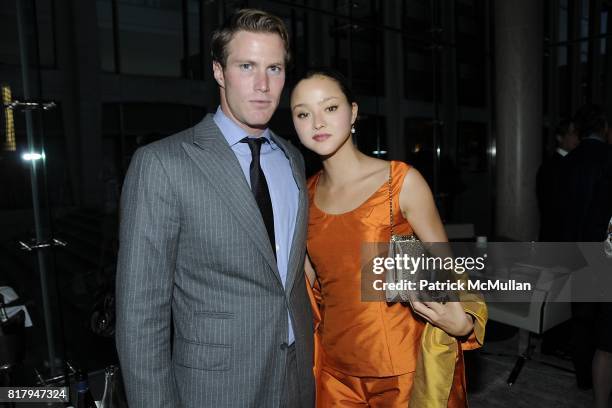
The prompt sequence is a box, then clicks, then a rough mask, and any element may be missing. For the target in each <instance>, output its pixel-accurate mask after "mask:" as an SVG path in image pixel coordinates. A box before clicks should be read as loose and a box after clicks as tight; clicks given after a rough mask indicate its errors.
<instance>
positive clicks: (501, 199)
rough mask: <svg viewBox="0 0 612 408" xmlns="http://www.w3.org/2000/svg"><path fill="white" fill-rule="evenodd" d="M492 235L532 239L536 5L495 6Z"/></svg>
mask: <svg viewBox="0 0 612 408" xmlns="http://www.w3.org/2000/svg"><path fill="white" fill-rule="evenodd" d="M494 14H495V17H494V19H495V21H494V25H493V26H494V29H495V49H494V53H495V70H496V72H495V78H496V79H495V95H496V96H495V99H496V115H495V116H496V137H497V143H496V155H497V160H496V180H497V182H496V186H497V197H496V216H495V226H496V235H497V236H500V237H506V238H510V239H515V240H520V241H529V240H535V239H537V233H538V211H537V201H536V194H535V178H536V172H537V169H538V167H539V165H540V162H541V150H542V148H541V145H542V143H541V140H542V52H543V49H542V3H541V2H539V1H532V0H516V1H512V2H510V1H496V2H495V3H494Z"/></svg>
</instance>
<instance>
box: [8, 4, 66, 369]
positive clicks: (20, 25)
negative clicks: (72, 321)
mask: <svg viewBox="0 0 612 408" xmlns="http://www.w3.org/2000/svg"><path fill="white" fill-rule="evenodd" d="M23 2H24V0H16V5H17V31H18V33H19V56H20V61H21V81H22V83H23V98H24V99H25V100H29V99H30V97H31V91H30V78H29V75H28V69H29V60H28V45H27V38H26V30H25V23H26V21H25V20H26V19H25V7H24V4H23ZM24 114H25V120H26V135H27V140H28V151H29V152H30V153H32V152H34V148H35V143H34V126H33V122H32V112H31V111H30V110H26V111H25V112H24ZM41 154H44V152H41ZM43 160H44V159H43ZM37 161H38V160H30V181H31V187H32V211H33V213H34V229H35V231H36V241H37V242H39V243H40V242H43V241H44V240H45V237H44V236H43V235H44V234H43V228H42V223H41V216H40V199H39V196H38V177H37ZM36 256H37V258H38V270H39V273H40V286H41V293H42V302H43V315H44V319H45V331H46V334H47V353H48V358H49V368H50V370H51V375H52V376H53V375H55V374H56V370H55V339H54V336H53V317H52V315H51V302H50V299H49V293H48V282H47V268H46V260H45V254H44V253H43V251H42V250H40V249H39V250H37V251H36Z"/></svg>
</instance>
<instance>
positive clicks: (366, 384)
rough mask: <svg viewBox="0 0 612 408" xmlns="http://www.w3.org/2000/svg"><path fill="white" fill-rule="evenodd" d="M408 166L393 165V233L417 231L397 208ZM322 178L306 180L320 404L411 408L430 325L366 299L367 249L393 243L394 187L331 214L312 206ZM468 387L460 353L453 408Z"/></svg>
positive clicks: (393, 306)
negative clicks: (421, 347)
mask: <svg viewBox="0 0 612 408" xmlns="http://www.w3.org/2000/svg"><path fill="white" fill-rule="evenodd" d="M409 168H410V167H409V166H408V165H407V164H405V163H402V162H397V161H393V162H391V178H392V181H391V191H392V203H393V213H394V219H395V225H394V233H396V234H402V235H403V234H411V233H412V227H411V226H410V224H409V223H408V221H407V220H406V219H405V218H404V217H403V216H402V213H401V211H400V208H399V195H400V191H401V187H402V184H403V181H404V177H405V175H406V173H407V172H408V170H409ZM319 176H320V173H318V174H316V175H314V176H313V177H311V178H310V179H309V181H308V192H309V198H310V210H309V222H308V240H307V249H308V255H309V257H310V260H311V262H312V264H313V267H314V269H315V270H316V273H317V282H316V283H315V285H314V287H313V288H312V289H313V290H312V291H311V303H312V305H313V308H314V316H315V359H316V361H315V378H316V381H317V406H318V407H326V408H327V407H330V406H340V407H344V406H351V407H352V406H360V405H361V406H372V407H375V406H379V407H395V406H398V407H407V406H408V402H409V399H410V391H411V388H412V378H413V375H414V371H415V368H416V361H417V356H418V353H419V345H420V339H421V334H422V333H423V330H424V327H425V324H424V322H423V321H421V320H417V319H416V318H415V317H414V315H413V313H412V310H411V309H410V308H409V307H408V306H405V305H403V304H399V303H394V304H388V303H386V302H383V301H377V302H367V301H362V299H361V285H362V280H361V273H362V259H361V258H362V257H361V253H362V252H361V251H362V244H364V243H377V242H378V243H380V242H383V243H386V242H389V238H390V232H391V229H390V220H389V185H388V183H387V182H385V183H384V184H383V185H382V186H380V188H379V189H378V190H377V191H376V192H374V194H372V195H371V196H370V197H369V198H368V199H367V200H366V201H365V202H363V203H362V204H361V205H360V206H359V207H357V208H355V209H354V210H352V211H349V212H346V213H342V214H328V213H325V212H324V211H322V210H321V209H319V208H318V207H317V205H316V204H315V199H314V196H315V190H316V186H317V182H318V179H319ZM464 381H465V380H464V375H463V359H462V354H461V353H460V356H459V358H458V360H457V366H456V368H455V378H454V381H453V387H452V390H451V395H450V398H449V405H448V406H449V407H453V408H454V407H464V406H466V403H465V397H464V394H465V385H464ZM417 408H418V407H417Z"/></svg>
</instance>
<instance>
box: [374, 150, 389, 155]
mask: <svg viewBox="0 0 612 408" xmlns="http://www.w3.org/2000/svg"><path fill="white" fill-rule="evenodd" d="M372 154H375V155H379V154H387V151H386V150H374V151H373V152H372Z"/></svg>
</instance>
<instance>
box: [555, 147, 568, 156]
mask: <svg viewBox="0 0 612 408" xmlns="http://www.w3.org/2000/svg"><path fill="white" fill-rule="evenodd" d="M557 153H559V154H560V155H561V156H562V157H565V156H567V153H568V151H567V150H565V149H562V148H560V147H557Z"/></svg>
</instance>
